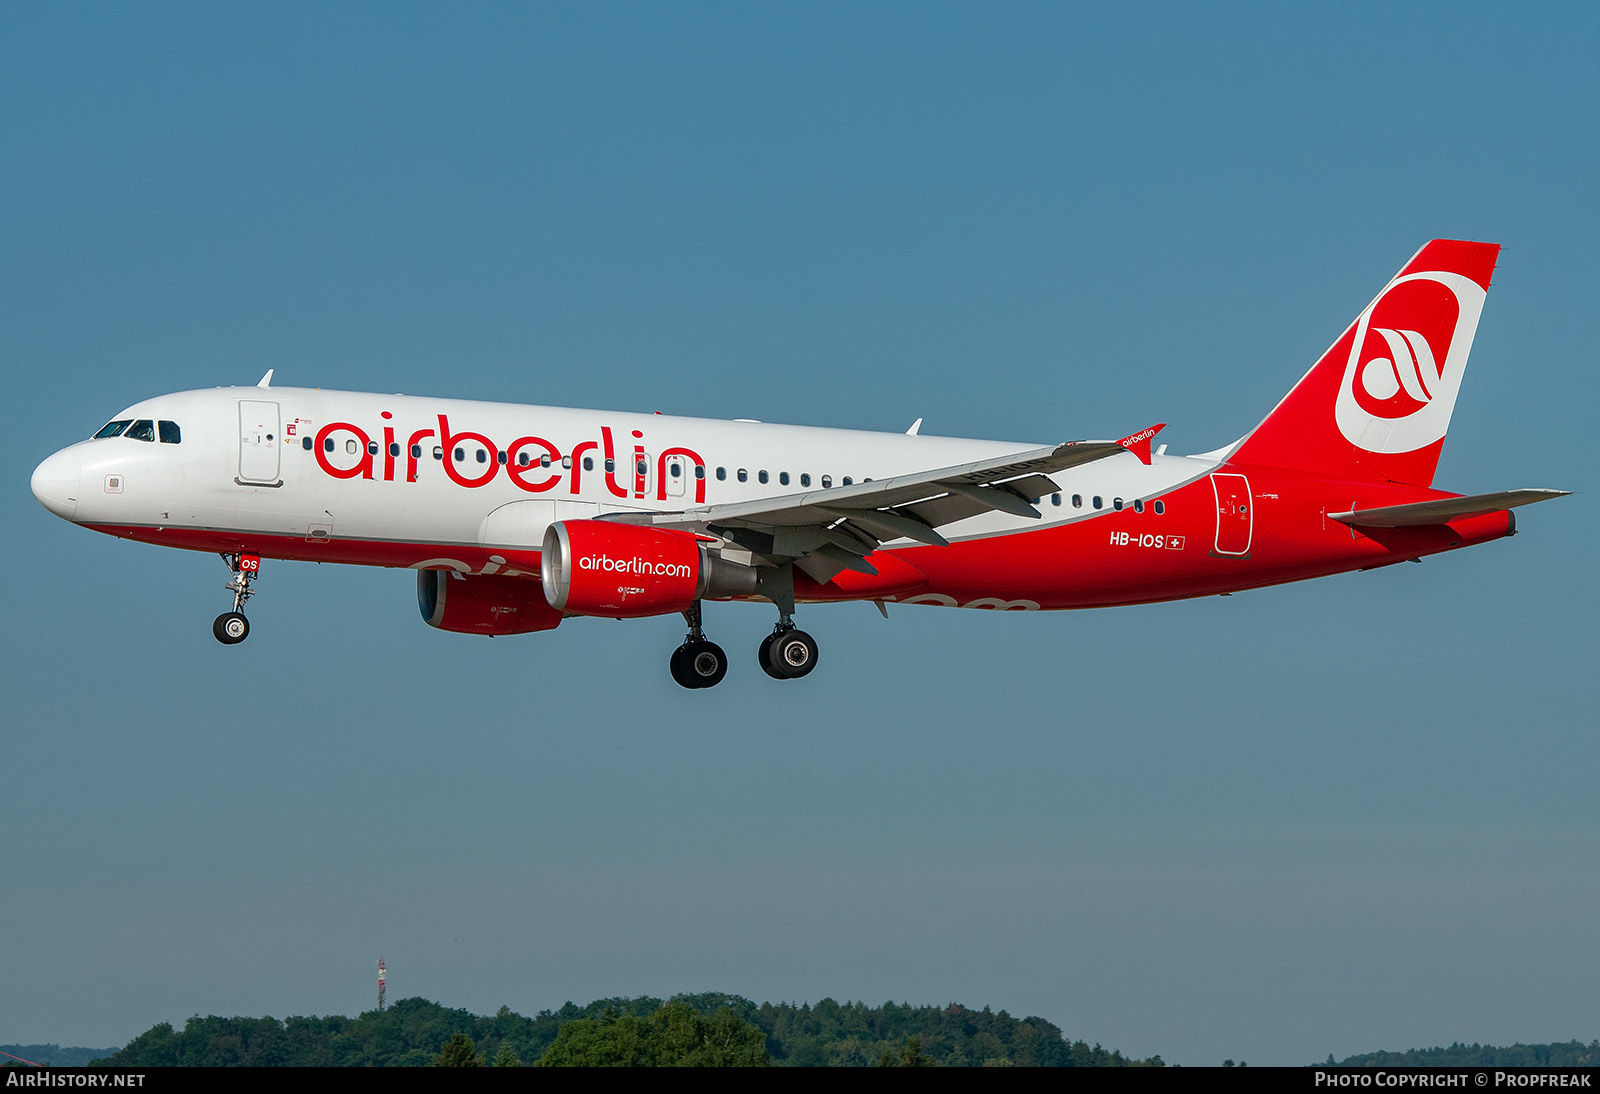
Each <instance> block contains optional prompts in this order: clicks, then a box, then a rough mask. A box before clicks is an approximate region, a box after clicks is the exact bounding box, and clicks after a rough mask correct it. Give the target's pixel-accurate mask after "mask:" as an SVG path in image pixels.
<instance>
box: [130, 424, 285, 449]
mask: <svg viewBox="0 0 1600 1094" xmlns="http://www.w3.org/2000/svg"><path fill="white" fill-rule="evenodd" d="M156 424H157V427H158V428H159V429H160V431H161V443H162V444H179V443H181V442H182V441H183V434H181V433H179V432H178V423H177V422H158V423H156ZM271 439H272V438H271V437H268V438H267V440H269V441H270V440H271Z"/></svg>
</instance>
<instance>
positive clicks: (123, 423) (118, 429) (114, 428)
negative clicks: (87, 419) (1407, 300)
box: [93, 418, 133, 441]
mask: <svg viewBox="0 0 1600 1094" xmlns="http://www.w3.org/2000/svg"><path fill="white" fill-rule="evenodd" d="M132 423H133V419H132V418H123V419H122V420H120V421H116V422H107V423H106V424H105V425H103V426H101V427H100V432H98V433H96V434H95V435H94V438H93V439H94V440H97V441H98V440H99V439H100V438H102V437H119V436H121V435H122V431H123V430H124V429H127V428H128V426H129V425H131V424H132Z"/></svg>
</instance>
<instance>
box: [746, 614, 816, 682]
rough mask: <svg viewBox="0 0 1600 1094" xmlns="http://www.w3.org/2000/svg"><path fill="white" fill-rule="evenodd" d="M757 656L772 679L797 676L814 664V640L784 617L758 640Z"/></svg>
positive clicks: (809, 669) (763, 670) (802, 674)
mask: <svg viewBox="0 0 1600 1094" xmlns="http://www.w3.org/2000/svg"><path fill="white" fill-rule="evenodd" d="M756 659H757V660H759V661H760V662H761V671H762V672H765V673H766V674H767V675H768V676H770V677H772V678H773V679H774V680H798V679H799V678H800V677H802V676H804V675H805V674H806V673H808V672H810V671H811V670H812V669H814V668H816V667H817V640H816V639H815V638H812V637H811V636H810V635H809V634H807V633H806V632H805V631H802V630H797V629H796V628H795V625H794V621H793V620H792V619H787V618H785V619H783V620H780V621H779V623H778V625H777V626H776V627H774V628H773V629H772V633H771V634H769V635H767V636H766V637H765V638H763V639H762V640H761V645H760V646H759V647H758V648H757V650H756Z"/></svg>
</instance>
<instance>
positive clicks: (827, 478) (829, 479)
mask: <svg viewBox="0 0 1600 1094" xmlns="http://www.w3.org/2000/svg"><path fill="white" fill-rule="evenodd" d="M832 485H833V476H832V475H824V476H822V488H823V489H824V490H826V489H828V488H829V487H831V486H832Z"/></svg>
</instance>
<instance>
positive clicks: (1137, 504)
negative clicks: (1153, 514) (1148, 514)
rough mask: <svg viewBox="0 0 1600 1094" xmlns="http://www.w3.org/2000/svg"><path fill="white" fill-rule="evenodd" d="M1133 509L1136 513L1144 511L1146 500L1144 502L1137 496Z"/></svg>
mask: <svg viewBox="0 0 1600 1094" xmlns="http://www.w3.org/2000/svg"><path fill="white" fill-rule="evenodd" d="M1133 511H1134V512H1135V513H1142V512H1144V502H1142V501H1140V500H1138V499H1137V498H1135V499H1134V502H1133Z"/></svg>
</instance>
